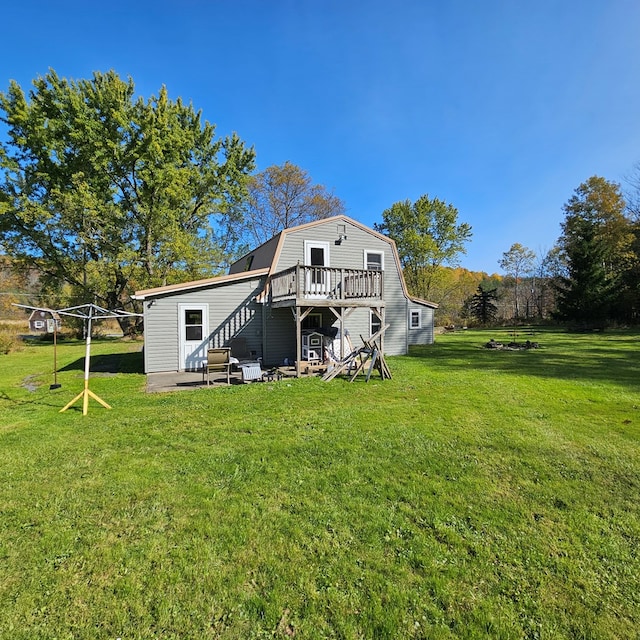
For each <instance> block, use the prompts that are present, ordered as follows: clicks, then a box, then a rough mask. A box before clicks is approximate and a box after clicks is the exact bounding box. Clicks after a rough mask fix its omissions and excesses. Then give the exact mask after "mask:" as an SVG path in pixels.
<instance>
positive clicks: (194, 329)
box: [184, 309, 203, 340]
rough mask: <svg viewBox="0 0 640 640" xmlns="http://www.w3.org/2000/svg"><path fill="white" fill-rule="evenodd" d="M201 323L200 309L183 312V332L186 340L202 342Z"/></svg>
mask: <svg viewBox="0 0 640 640" xmlns="http://www.w3.org/2000/svg"><path fill="white" fill-rule="evenodd" d="M202 328H203V322H202V310H201V309H186V310H185V312H184V330H185V338H186V339H187V340H202V335H203V331H202Z"/></svg>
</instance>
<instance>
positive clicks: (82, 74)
mask: <svg viewBox="0 0 640 640" xmlns="http://www.w3.org/2000/svg"><path fill="white" fill-rule="evenodd" d="M2 21H3V24H4V28H3V29H2V31H1V33H2V36H1V38H2V40H1V42H2V50H3V55H2V56H1V59H0V90H6V88H7V87H8V84H9V80H11V79H13V80H16V81H17V82H18V83H19V84H20V85H21V86H22V87H23V88H24V89H27V88H29V86H30V83H31V81H32V79H33V78H35V77H37V76H38V75H44V74H45V73H46V72H47V70H48V69H49V68H53V69H55V70H56V72H57V73H58V74H59V75H61V76H64V77H68V78H75V79H79V78H88V77H90V76H91V73H92V72H93V71H96V70H98V71H108V70H109V69H114V70H115V71H117V72H118V73H119V74H120V75H121V76H122V77H127V76H131V77H132V78H133V80H134V82H135V85H136V90H137V92H138V93H140V94H141V95H143V96H145V97H149V96H150V95H152V94H157V92H158V89H159V87H160V86H161V85H163V84H164V85H166V87H167V89H168V91H169V95H170V96H171V97H172V98H173V99H175V98H177V97H182V98H183V100H186V101H187V102H189V101H191V102H192V103H193V105H194V107H195V108H196V109H199V110H201V111H202V113H203V117H204V118H205V119H207V120H208V121H209V122H211V123H214V124H216V125H217V131H218V134H219V135H226V134H228V133H231V132H232V131H236V132H237V133H238V135H239V136H240V137H241V138H242V139H243V140H244V141H245V142H247V143H248V144H250V145H253V146H254V147H255V150H256V152H257V162H258V168H259V169H264V168H266V167H267V166H269V165H272V164H282V163H284V162H285V161H287V160H289V161H291V162H293V163H294V164H297V165H298V166H300V167H302V168H304V169H305V170H307V171H308V172H309V174H310V175H311V177H312V179H313V181H314V182H317V183H320V184H323V185H325V186H326V187H328V188H329V189H331V190H333V192H334V193H335V195H337V196H339V197H340V198H342V199H343V200H344V201H345V203H346V206H347V212H348V214H349V215H350V216H352V217H353V218H355V219H357V220H359V221H361V222H363V223H364V224H368V225H373V223H375V222H380V221H381V214H382V211H384V210H385V209H386V208H388V207H390V206H391V205H392V204H393V203H394V202H398V201H400V200H406V199H410V200H416V199H417V198H418V197H419V196H421V195H423V194H425V193H426V194H429V195H430V196H432V197H438V198H440V199H442V200H445V201H446V202H448V203H451V204H453V205H454V206H455V207H456V208H457V209H458V211H459V220H460V221H461V222H467V223H469V224H470V225H471V226H472V228H473V238H472V240H471V242H470V243H469V245H468V246H467V254H466V255H465V256H462V257H461V264H462V266H464V267H467V268H469V269H473V270H482V271H487V272H489V273H493V272H498V271H499V270H500V269H499V266H498V260H499V259H500V257H501V256H502V253H503V252H505V251H507V250H508V249H509V247H510V246H511V245H512V244H513V243H514V242H520V243H521V244H523V245H525V246H527V247H529V248H530V249H533V250H534V251H536V252H537V253H543V252H545V251H546V250H548V249H550V248H551V247H552V246H553V244H554V242H555V241H556V239H557V238H558V236H559V234H560V223H561V221H562V219H563V214H562V206H563V204H564V203H565V202H566V201H567V200H568V199H569V198H570V197H571V195H572V193H573V191H574V189H575V188H576V187H578V185H579V184H580V183H581V182H583V181H584V180H586V179H587V178H589V177H590V176H592V175H600V176H603V177H605V178H607V179H609V180H614V181H616V182H620V183H622V185H623V188H624V187H625V186H626V185H625V179H626V177H627V176H629V175H630V174H631V173H632V171H633V168H634V166H635V165H636V164H637V163H638V162H640V119H639V115H640V37H639V36H638V34H639V33H640V3H639V2H637V0H600V1H595V0H564V1H563V0H511V1H507V0H502V1H500V0H483V1H482V2H481V1H480V0H394V2H389V1H388V0H386V1H384V2H383V1H381V0H369V1H365V0H322V1H320V0H225V1H222V0H209V1H203V0H181V1H180V2H166V1H162V0H156V1H154V2H149V1H146V0H144V1H136V0H130V1H129V2H122V1H121V0H110V1H109V2H104V3H96V2H92V1H90V0H83V1H78V2H71V1H67V0H59V1H58V2H50V1H48V0H47V1H44V0H43V1H36V0H22V1H21V2H14V3H10V4H9V6H7V7H4V8H3V11H2Z"/></svg>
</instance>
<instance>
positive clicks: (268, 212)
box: [230, 161, 345, 247]
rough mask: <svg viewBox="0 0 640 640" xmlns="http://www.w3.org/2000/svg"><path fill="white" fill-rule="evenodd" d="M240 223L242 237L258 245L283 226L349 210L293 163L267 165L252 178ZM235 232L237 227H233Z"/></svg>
mask: <svg viewBox="0 0 640 640" xmlns="http://www.w3.org/2000/svg"><path fill="white" fill-rule="evenodd" d="M247 190H248V196H247V198H246V200H244V201H243V202H242V203H241V206H240V211H241V215H240V216H239V220H238V222H237V223H234V224H235V225H236V229H238V230H239V238H238V239H239V240H244V242H245V243H246V244H248V245H250V247H255V246H258V245H260V244H262V243H263V242H266V241H267V240H268V239H269V238H271V237H273V236H274V235H276V234H277V233H279V232H280V231H282V230H283V229H288V228H290V227H294V226H297V225H300V224H305V223H307V222H312V221H313V220H322V219H323V218H329V217H331V216H335V215H339V214H342V213H344V212H345V206H344V203H343V202H342V200H340V198H338V197H337V196H335V195H334V194H333V193H331V192H330V191H329V190H328V189H327V188H326V187H324V186H323V185H319V184H314V183H313V181H312V179H311V176H310V175H309V174H308V173H307V172H306V171H305V170H304V169H301V168H300V167H298V166H296V165H295V164H293V163H291V162H288V161H287V162H285V163H284V164H283V165H273V166H270V167H267V168H266V169H265V170H264V171H261V172H259V173H257V174H255V175H253V176H251V177H250V178H249V179H248V182H247ZM230 231H231V232H233V230H230Z"/></svg>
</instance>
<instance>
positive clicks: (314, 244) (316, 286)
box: [304, 240, 331, 298]
mask: <svg viewBox="0 0 640 640" xmlns="http://www.w3.org/2000/svg"><path fill="white" fill-rule="evenodd" d="M312 249H322V251H323V254H322V259H323V263H324V264H322V265H312V264H311V250H312ZM304 263H305V265H306V266H307V267H311V266H318V267H328V266H329V265H330V264H331V262H330V259H329V243H328V242H324V241H320V240H305V241H304ZM317 275H319V276H320V281H319V282H313V279H312V272H311V270H309V271H308V273H307V282H306V283H305V286H306V289H307V291H310V292H311V293H310V294H309V296H308V297H310V298H326V297H327V296H326V294H327V293H328V291H329V280H328V278H327V274H326V273H323V272H320V273H319V274H317Z"/></svg>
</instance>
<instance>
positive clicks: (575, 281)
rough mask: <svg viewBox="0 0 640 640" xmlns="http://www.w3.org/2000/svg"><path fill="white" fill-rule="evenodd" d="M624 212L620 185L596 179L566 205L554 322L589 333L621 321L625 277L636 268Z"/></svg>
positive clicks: (631, 234)
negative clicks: (561, 271) (561, 270)
mask: <svg viewBox="0 0 640 640" xmlns="http://www.w3.org/2000/svg"><path fill="white" fill-rule="evenodd" d="M625 206H626V204H625V200H624V198H623V196H622V193H621V191H620V187H619V185H617V184H615V183H613V182H609V181H607V180H605V179H604V178H600V177H598V176H593V177H591V178H589V179H588V180H587V181H586V182H584V183H583V184H581V185H580V186H579V187H578V188H577V189H576V191H575V193H574V195H573V196H572V197H571V198H570V199H569V201H568V202H567V204H565V206H564V211H565V220H564V222H563V224H562V231H563V233H562V236H561V238H560V240H559V246H560V248H561V252H562V257H563V260H564V263H565V265H566V269H567V272H566V275H564V276H563V277H561V278H559V285H558V317H559V318H561V319H563V320H566V321H568V322H571V323H573V324H575V325H576V326H581V327H590V326H602V325H603V324H605V323H606V322H608V321H609V320H613V319H616V318H617V317H620V314H621V313H622V307H623V306H624V302H623V301H624V298H625V295H626V290H625V286H624V284H625V273H626V272H627V271H628V270H629V269H630V268H631V267H632V266H633V264H634V262H637V256H636V255H635V253H634V251H633V241H634V234H633V229H632V225H631V221H630V220H629V219H628V218H627V217H626V216H625Z"/></svg>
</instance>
